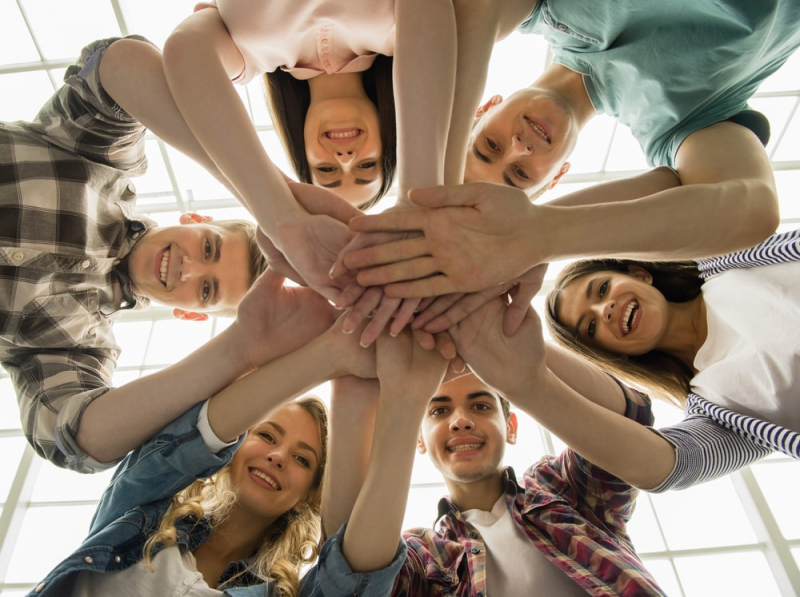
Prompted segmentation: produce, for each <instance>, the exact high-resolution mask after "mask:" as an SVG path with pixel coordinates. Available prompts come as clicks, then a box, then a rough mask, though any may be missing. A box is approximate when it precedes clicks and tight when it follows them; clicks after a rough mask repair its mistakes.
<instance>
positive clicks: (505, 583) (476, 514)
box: [461, 495, 586, 597]
mask: <svg viewBox="0 0 800 597" xmlns="http://www.w3.org/2000/svg"><path fill="white" fill-rule="evenodd" d="M461 514H462V516H463V517H464V519H465V520H466V521H467V522H468V523H469V524H471V525H472V526H474V527H475V529H476V530H477V531H478V532H479V533H480V534H481V537H482V538H483V541H484V544H485V545H486V589H487V592H488V594H489V595H502V596H503V597H531V595H544V596H547V597H550V596H555V595H558V596H561V595H575V596H579V595H580V596H583V597H585V596H586V592H585V591H584V590H583V589H581V588H580V587H579V586H578V585H577V584H576V583H575V582H574V581H573V580H572V579H570V577H569V576H567V575H566V574H565V573H564V572H562V571H561V570H560V569H559V568H558V567H557V566H556V565H555V564H553V563H552V562H551V561H550V560H548V559H547V556H545V555H544V554H543V553H542V552H541V551H539V550H538V549H537V548H536V546H535V545H534V544H533V543H531V541H530V540H529V539H528V538H527V537H526V536H525V533H523V532H522V529H520V528H519V527H518V526H517V524H516V523H515V522H514V519H513V518H511V512H509V510H508V506H506V496H505V495H503V496H501V497H500V499H499V500H497V502H495V504H494V506H493V507H492V511H491V512H486V511H485V510H467V511H466V512H462V513H461Z"/></svg>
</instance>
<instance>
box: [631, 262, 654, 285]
mask: <svg viewBox="0 0 800 597" xmlns="http://www.w3.org/2000/svg"><path fill="white" fill-rule="evenodd" d="M628 271H629V272H630V273H631V275H632V276H636V277H637V278H639V279H640V280H641V281H643V282H647V283H648V284H652V283H653V274H651V273H650V272H648V271H647V270H646V269H644V268H643V267H641V266H639V265H633V264H631V265H629V266H628Z"/></svg>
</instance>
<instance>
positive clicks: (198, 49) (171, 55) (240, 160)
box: [164, 9, 302, 240]
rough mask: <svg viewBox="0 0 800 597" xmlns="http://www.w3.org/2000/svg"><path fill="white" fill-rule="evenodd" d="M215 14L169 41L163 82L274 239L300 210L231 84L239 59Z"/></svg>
mask: <svg viewBox="0 0 800 597" xmlns="http://www.w3.org/2000/svg"><path fill="white" fill-rule="evenodd" d="M216 13H217V11H216V10H214V9H207V10H203V11H201V12H200V13H197V14H195V15H193V16H194V17H204V18H203V20H202V21H199V20H197V19H195V21H190V20H187V21H185V22H184V23H183V24H181V25H180V26H179V28H178V29H176V31H175V32H173V34H172V35H171V36H170V38H169V39H168V40H167V42H166V44H165V46H164V70H165V74H166V78H167V83H168V84H169V88H170V92H171V93H172V96H173V98H174V99H175V103H176V104H177V106H178V109H179V110H180V112H181V114H182V115H183V118H184V119H185V121H186V123H187V125H188V126H189V128H190V129H191V130H192V132H193V133H194V135H195V137H196V138H197V140H198V141H199V143H200V144H201V145H202V147H203V148H204V150H205V151H206V152H207V154H208V155H209V156H210V157H211V159H212V160H213V161H214V163H215V164H216V165H217V167H218V168H219V170H220V171H221V172H222V173H223V174H224V176H225V177H226V178H227V179H228V180H230V182H231V183H232V184H233V186H234V187H235V189H236V191H237V192H238V193H239V195H240V196H241V197H242V199H243V200H244V201H245V202H246V207H247V208H248V210H249V211H250V213H252V214H253V216H254V217H255V218H256V220H257V221H258V223H259V225H260V226H261V228H262V229H263V230H264V232H265V233H266V234H267V236H269V237H270V238H271V239H273V240H274V239H275V238H276V237H277V226H278V224H279V223H280V222H283V221H287V220H289V219H292V217H294V216H296V215H297V214H298V213H299V212H301V211H302V210H301V208H300V207H299V205H298V204H297V202H296V201H295V200H294V199H293V197H292V194H291V192H290V191H289V188H288V186H287V184H286V183H285V181H284V179H283V176H282V174H281V172H280V170H279V169H278V168H277V167H276V166H275V165H274V164H273V163H272V162H271V161H270V159H269V158H268V157H267V155H266V153H265V152H264V148H263V146H262V144H261V142H260V140H259V138H258V135H257V134H256V132H255V129H254V127H253V125H252V123H251V122H250V118H249V117H248V115H247V111H246V110H245V107H244V105H243V104H242V101H241V99H240V98H239V95H238V94H237V93H236V90H235V89H234V87H233V85H232V83H231V81H230V75H231V72H230V71H234V72H235V70H236V68H241V65H242V61H241V56H239V55H238V51H237V50H235V48H234V47H233V45H232V44H233V42H232V40H230V37H229V36H228V34H227V31H226V30H225V28H224V25H223V24H222V22H221V21H219V20H218V19H219V17H218V15H217V14H216ZM214 17H215V18H216V19H217V20H216V21H215V20H214ZM232 55H234V56H233V57H232Z"/></svg>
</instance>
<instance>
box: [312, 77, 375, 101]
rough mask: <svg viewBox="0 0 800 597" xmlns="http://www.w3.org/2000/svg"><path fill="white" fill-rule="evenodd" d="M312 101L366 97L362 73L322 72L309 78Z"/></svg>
mask: <svg viewBox="0 0 800 597" xmlns="http://www.w3.org/2000/svg"><path fill="white" fill-rule="evenodd" d="M308 89H309V92H310V93H311V102H312V103H313V102H316V101H320V100H326V99H333V98H339V97H353V96H358V97H366V95H367V93H366V91H364V82H363V81H362V80H361V73H337V74H334V75H329V74H327V73H322V74H321V75H317V76H316V77H313V78H311V79H309V80H308Z"/></svg>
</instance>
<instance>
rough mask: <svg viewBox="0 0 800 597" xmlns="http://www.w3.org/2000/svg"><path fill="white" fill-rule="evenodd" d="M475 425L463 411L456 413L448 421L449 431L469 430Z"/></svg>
mask: <svg viewBox="0 0 800 597" xmlns="http://www.w3.org/2000/svg"><path fill="white" fill-rule="evenodd" d="M474 426H475V423H473V422H472V420H471V419H470V418H469V417H465V416H464V414H463V413H458V412H457V413H456V416H455V417H454V418H453V419H452V420H451V421H450V431H451V432H455V431H470V430H472V428H473V427H474Z"/></svg>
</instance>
